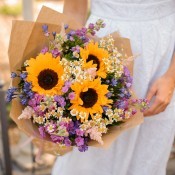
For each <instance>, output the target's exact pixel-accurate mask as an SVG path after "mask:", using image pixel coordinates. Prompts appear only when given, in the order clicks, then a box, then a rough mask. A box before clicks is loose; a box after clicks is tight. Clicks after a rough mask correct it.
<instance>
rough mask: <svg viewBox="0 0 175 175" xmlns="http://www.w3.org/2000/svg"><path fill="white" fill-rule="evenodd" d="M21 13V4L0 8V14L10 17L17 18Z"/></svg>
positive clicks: (5, 5)
mask: <svg viewBox="0 0 175 175" xmlns="http://www.w3.org/2000/svg"><path fill="white" fill-rule="evenodd" d="M21 13H22V4H21V3H19V4H16V5H7V4H4V5H2V6H1V7H0V14H3V15H10V16H19V15H21Z"/></svg>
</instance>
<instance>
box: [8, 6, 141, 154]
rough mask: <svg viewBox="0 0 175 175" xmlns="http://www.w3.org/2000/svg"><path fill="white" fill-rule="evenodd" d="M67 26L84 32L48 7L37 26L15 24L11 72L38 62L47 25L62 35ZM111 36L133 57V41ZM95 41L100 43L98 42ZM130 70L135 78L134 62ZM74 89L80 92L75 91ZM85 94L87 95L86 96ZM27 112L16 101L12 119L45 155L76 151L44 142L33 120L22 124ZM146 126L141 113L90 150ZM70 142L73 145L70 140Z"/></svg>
mask: <svg viewBox="0 0 175 175" xmlns="http://www.w3.org/2000/svg"><path fill="white" fill-rule="evenodd" d="M63 23H64V24H69V29H68V30H69V31H70V29H72V30H76V29H77V28H82V26H81V25H80V24H78V23H77V22H76V21H74V20H73V19H71V18H69V17H67V16H65V15H64V14H60V13H58V12H56V11H54V10H52V9H49V8H47V7H43V8H42V10H41V11H40V14H39V16H38V18H37V20H36V22H27V21H13V25H12V32H11V38H10V46H9V62H10V69H11V72H16V70H20V69H21V66H22V65H23V64H24V62H25V61H26V60H28V59H29V58H35V57H36V56H37V54H38V53H40V52H41V49H42V48H43V47H44V46H46V45H48V39H47V37H45V36H44V35H43V32H42V26H43V25H45V26H46V25H47V26H48V27H49V31H57V32H60V31H61V30H62V24H63ZM111 36H112V37H113V39H114V41H115V46H116V47H117V49H118V51H119V52H120V53H122V55H123V56H126V57H131V56H132V51H131V47H130V42H129V39H127V38H122V37H120V36H119V35H118V33H112V34H111ZM95 40H99V39H98V38H96V39H95ZM41 66H42V65H41ZM127 67H128V69H129V70H130V73H131V74H132V67H133V62H132V61H130V62H128V64H127ZM19 82H20V79H19V78H14V79H13V80H12V86H13V87H17V86H18V85H19ZM74 89H76V88H75V87H74ZM91 91H92V89H91ZM83 93H84V94H85V92H83ZM83 93H82V94H83ZM82 98H83V97H82ZM132 98H133V99H134V98H135V97H134V95H133V94H132V97H131V99H132ZM75 106H76V105H75ZM23 110H24V106H23V105H22V104H21V103H20V99H19V98H15V99H13V100H12V108H11V112H10V116H11V118H12V119H13V120H14V121H15V122H16V124H17V125H18V127H19V128H20V129H21V130H22V131H23V132H25V133H26V134H27V135H28V136H31V137H33V142H34V143H35V144H36V145H37V146H39V147H40V148H41V149H42V150H43V151H45V152H48V153H51V154H56V155H58V154H59V155H63V154H65V153H67V152H69V151H71V150H72V148H73V147H72V145H71V146H60V145H59V144H58V143H56V142H55V143H54V142H53V141H52V140H51V139H50V137H48V136H46V137H44V138H43V137H41V133H40V132H39V130H38V126H37V125H36V124H35V123H34V122H32V120H26V119H20V120H19V116H20V115H21V114H22V112H23ZM142 122H143V114H142V112H140V111H139V110H138V111H137V113H136V114H134V116H133V117H131V118H129V119H127V120H124V122H123V123H121V124H120V125H116V126H110V128H109V129H108V131H107V132H106V133H105V134H103V136H102V140H103V144H99V143H98V142H97V141H95V139H94V140H92V139H91V140H90V141H89V142H88V146H95V147H102V148H108V147H109V145H111V143H112V142H113V141H114V140H115V139H116V138H117V136H118V135H119V134H121V133H122V132H123V131H125V130H126V129H128V128H132V127H135V126H137V125H139V124H141V123H142ZM79 132H81V131H79ZM79 135H81V133H79ZM68 141H69V142H70V140H68Z"/></svg>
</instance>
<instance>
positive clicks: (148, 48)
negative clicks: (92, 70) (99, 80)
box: [52, 0, 175, 175]
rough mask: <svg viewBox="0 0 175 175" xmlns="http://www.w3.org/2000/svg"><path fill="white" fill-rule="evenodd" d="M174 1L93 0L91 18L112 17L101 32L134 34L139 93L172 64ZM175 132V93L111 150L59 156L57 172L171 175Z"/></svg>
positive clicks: (62, 174)
mask: <svg viewBox="0 0 175 175" xmlns="http://www.w3.org/2000/svg"><path fill="white" fill-rule="evenodd" d="M174 2H175V0H109V1H107V0H93V1H92V7H91V9H92V14H91V16H90V18H89V20H88V23H90V22H96V20H97V19H99V18H103V19H104V21H105V23H106V28H105V29H103V30H101V31H100V32H99V33H98V35H99V36H105V35H107V34H109V33H112V32H114V31H119V32H120V34H121V36H123V37H127V38H130V39H131V45H132V50H133V53H134V54H136V55H137V54H140V56H139V57H138V58H137V59H136V60H135V65H134V89H135V91H136V92H137V94H138V96H139V97H145V96H146V93H147V90H148V87H149V86H150V84H151V83H152V82H153V81H154V80H155V79H157V78H158V77H160V76H162V75H163V74H164V73H165V72H166V70H167V69H168V67H169V65H170V62H171V59H172V54H173V51H174V47H175V4H174ZM119 4H120V5H119ZM152 5H153V6H152ZM106 6H107V7H108V10H107V12H105V9H107V8H106ZM128 7H129V8H131V9H130V10H128ZM132 7H133V9H134V10H132ZM152 7H154V8H152ZM163 7H164V8H163ZM149 8H150V14H151V15H150V14H149ZM100 9H101V10H100ZM109 9H111V11H110V10H109ZM113 9H115V10H113ZM136 9H137V10H136ZM142 9H143V11H142ZM144 9H147V14H145V10H144ZM120 11H121V12H120ZM121 14H123V16H124V18H123V19H122V15H121ZM147 15H148V16H147ZM105 16H107V17H105ZM145 16H147V17H145ZM131 17H132V18H131ZM142 18H143V20H141V19H142ZM174 134H175V96H174V97H173V99H172V102H171V103H170V105H169V106H168V107H167V109H166V111H165V112H162V113H160V114H158V115H155V116H152V117H150V118H145V121H144V123H143V124H142V125H140V126H138V127H136V128H135V129H130V130H128V131H126V132H124V133H123V134H121V136H120V137H119V138H118V139H117V140H116V141H115V142H114V143H113V144H112V146H111V147H110V148H109V149H108V150H102V149H97V148H90V149H89V151H87V152H86V153H80V152H78V151H77V149H74V151H73V152H71V153H69V154H67V155H65V156H63V157H58V159H57V161H56V163H55V165H54V168H53V172H52V175H80V174H83V175H165V174H166V163H167V160H168V157H169V153H170V150H171V146H172V143H173V139H174Z"/></svg>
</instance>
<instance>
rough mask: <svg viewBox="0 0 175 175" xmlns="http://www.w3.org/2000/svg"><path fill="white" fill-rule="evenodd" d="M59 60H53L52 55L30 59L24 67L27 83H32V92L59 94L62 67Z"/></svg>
mask: <svg viewBox="0 0 175 175" xmlns="http://www.w3.org/2000/svg"><path fill="white" fill-rule="evenodd" d="M59 62H60V58H59V57H57V58H53V57H52V54H50V53H46V54H45V55H44V54H39V56H37V57H36V59H34V58H31V59H30V60H29V61H28V67H26V70H27V73H28V76H27V81H28V82H31V83H32V90H33V91H34V92H37V93H39V94H48V95H54V94H59V92H60V89H61V88H62V86H63V83H64V82H63V80H62V79H61V76H62V75H63V67H62V66H61V65H60V63H59Z"/></svg>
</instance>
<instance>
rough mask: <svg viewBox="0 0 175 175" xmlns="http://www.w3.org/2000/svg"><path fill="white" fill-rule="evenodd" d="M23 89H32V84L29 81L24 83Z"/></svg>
mask: <svg viewBox="0 0 175 175" xmlns="http://www.w3.org/2000/svg"><path fill="white" fill-rule="evenodd" d="M23 89H26V90H27V91H29V90H31V84H30V83H28V82H25V83H24V86H23Z"/></svg>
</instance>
